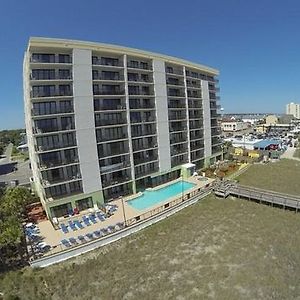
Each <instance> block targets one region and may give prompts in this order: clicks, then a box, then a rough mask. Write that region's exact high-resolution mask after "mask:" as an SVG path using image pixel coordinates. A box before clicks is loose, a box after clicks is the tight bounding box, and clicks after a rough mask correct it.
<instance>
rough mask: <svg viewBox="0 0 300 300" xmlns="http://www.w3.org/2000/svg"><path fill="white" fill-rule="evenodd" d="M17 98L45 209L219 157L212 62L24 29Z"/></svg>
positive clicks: (105, 196)
mask: <svg viewBox="0 0 300 300" xmlns="http://www.w3.org/2000/svg"><path fill="white" fill-rule="evenodd" d="M23 72H24V73H23V74H24V101H25V120H26V131H27V137H28V145H29V153H30V160H31V166H32V171H33V181H34V188H35V191H36V193H37V194H38V195H39V197H40V199H41V202H42V204H43V206H44V208H45V210H46V213H47V215H48V217H49V218H53V217H60V216H63V215H65V214H67V213H68V212H69V211H72V210H73V209H74V208H75V207H77V208H78V209H79V210H83V209H87V208H89V207H93V206H94V205H95V204H97V205H98V206H99V205H101V204H102V203H103V202H108V201H110V200H112V199H114V198H117V197H120V196H122V195H130V194H133V193H136V192H137V191H140V190H143V189H145V188H147V187H153V186H157V185H160V184H162V183H164V182H167V181H170V180H172V179H175V178H178V177H180V171H181V166H182V165H183V164H186V163H193V164H195V165H196V168H197V169H199V168H201V167H203V166H205V165H208V164H210V163H212V162H214V161H215V160H216V159H221V158H222V148H221V141H220V138H219V134H220V130H219V126H218V122H217V109H218V105H217V102H218V99H219V97H218V95H217V94H218V87H217V85H218V79H217V78H216V77H217V76H218V71H217V70H215V69H212V68H210V67H206V66H203V65H199V64H196V63H192V62H189V61H185V60H182V59H178V58H174V57H170V56H166V55H161V54H156V53H151V52H146V51H141V50H137V49H131V48H126V47H120V46H113V45H107V44H99V43H92V42H82V41H73V40H61V39H48V38H31V39H30V40H29V45H28V48H27V50H26V53H25V57H24V65H23Z"/></svg>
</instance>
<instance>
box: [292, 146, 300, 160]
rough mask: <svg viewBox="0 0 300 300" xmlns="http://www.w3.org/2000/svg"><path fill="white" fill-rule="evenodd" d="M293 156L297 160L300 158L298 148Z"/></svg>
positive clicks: (299, 149)
mask: <svg viewBox="0 0 300 300" xmlns="http://www.w3.org/2000/svg"><path fill="white" fill-rule="evenodd" d="M293 156H294V157H297V158H300V148H299V147H298V148H297V149H296V151H295V152H294V155H293Z"/></svg>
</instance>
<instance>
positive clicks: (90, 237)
mask: <svg viewBox="0 0 300 300" xmlns="http://www.w3.org/2000/svg"><path fill="white" fill-rule="evenodd" d="M86 236H87V237H88V238H89V239H90V240H92V239H93V238H94V236H93V234H92V233H87V234H86Z"/></svg>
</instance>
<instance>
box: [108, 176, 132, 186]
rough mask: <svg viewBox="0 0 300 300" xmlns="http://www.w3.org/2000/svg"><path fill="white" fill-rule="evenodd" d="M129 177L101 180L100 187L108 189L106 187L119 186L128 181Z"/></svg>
mask: <svg viewBox="0 0 300 300" xmlns="http://www.w3.org/2000/svg"><path fill="white" fill-rule="evenodd" d="M130 180H131V179H130V176H128V175H127V176H123V177H111V178H109V179H104V178H103V179H102V186H103V187H108V186H113V185H116V184H120V183H123V182H127V181H130Z"/></svg>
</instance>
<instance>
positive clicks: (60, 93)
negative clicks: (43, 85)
mask: <svg viewBox="0 0 300 300" xmlns="http://www.w3.org/2000/svg"><path fill="white" fill-rule="evenodd" d="M65 96H73V92H72V91H71V90H70V91H55V92H46V91H38V92H33V91H31V92H30V97H31V98H42V97H65Z"/></svg>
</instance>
